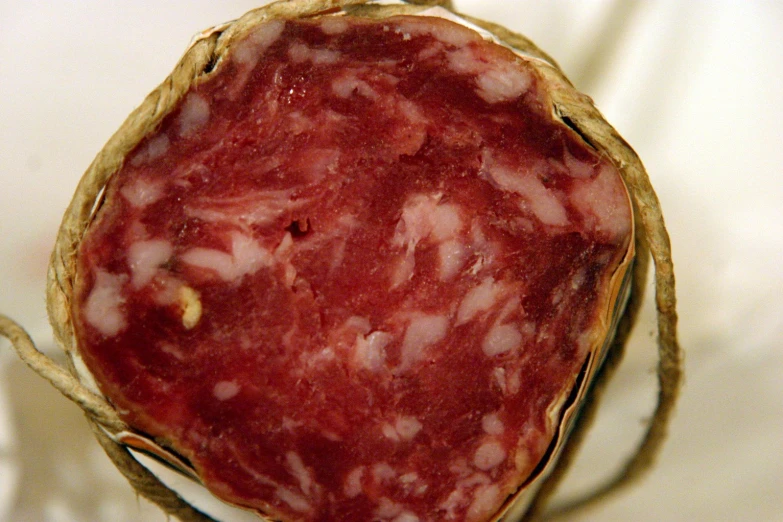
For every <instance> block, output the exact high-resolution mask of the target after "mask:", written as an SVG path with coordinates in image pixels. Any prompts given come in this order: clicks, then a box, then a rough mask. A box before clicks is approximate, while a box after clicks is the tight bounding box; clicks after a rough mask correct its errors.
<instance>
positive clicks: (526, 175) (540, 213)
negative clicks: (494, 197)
mask: <svg viewBox="0 0 783 522" xmlns="http://www.w3.org/2000/svg"><path fill="white" fill-rule="evenodd" d="M495 156H496V154H495V153H493V152H491V151H490V150H488V149H484V150H483V151H482V153H481V162H482V163H481V170H480V171H479V176H480V177H481V178H482V179H485V180H487V181H488V182H489V183H490V184H491V185H492V186H494V187H495V188H499V189H500V190H503V191H505V192H514V193H516V194H519V195H520V196H522V198H524V200H523V201H522V202H520V209H521V210H523V211H527V212H532V213H533V215H534V216H535V217H536V218H538V220H539V221H541V223H542V224H544V225H551V226H564V225H567V224H568V223H569V220H568V215H567V214H566V210H565V207H564V206H563V203H562V202H561V201H560V199H559V198H558V195H557V193H555V192H554V191H552V190H549V189H547V188H546V187H545V186H544V184H543V183H542V181H541V180H540V179H539V178H538V176H537V175H536V172H535V170H536V169H532V170H530V171H527V170H525V171H522V170H520V171H515V170H514V169H513V168H511V167H509V166H507V165H505V164H504V163H502V162H501V161H498V160H497V159H496V158H495ZM541 168H544V167H541Z"/></svg>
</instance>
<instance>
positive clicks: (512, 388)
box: [506, 368, 522, 395]
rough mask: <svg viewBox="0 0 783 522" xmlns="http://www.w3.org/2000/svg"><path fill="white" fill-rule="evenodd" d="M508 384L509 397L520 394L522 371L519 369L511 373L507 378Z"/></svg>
mask: <svg viewBox="0 0 783 522" xmlns="http://www.w3.org/2000/svg"><path fill="white" fill-rule="evenodd" d="M506 384H507V385H508V394H509V395H515V394H517V393H518V392H519V387H520V385H521V384H522V383H521V376H520V369H519V368H517V369H515V370H513V371H511V372H510V373H509V374H508V376H507V378H506Z"/></svg>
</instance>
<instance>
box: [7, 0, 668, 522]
mask: <svg viewBox="0 0 783 522" xmlns="http://www.w3.org/2000/svg"><path fill="white" fill-rule="evenodd" d="M365 2H366V0H343V1H340V0H293V1H289V2H276V3H273V4H270V5H268V6H265V7H262V8H260V9H256V10H254V11H251V12H249V13H247V14H246V15H244V16H243V17H242V18H240V19H239V20H237V21H235V22H233V23H231V24H226V25H225V26H223V27H221V28H219V29H215V30H213V31H210V32H206V33H204V34H203V36H202V38H200V39H198V40H196V41H195V42H194V43H193V45H191V47H190V48H189V49H188V51H187V52H186V53H185V55H184V56H183V58H182V60H181V61H180V62H179V64H177V66H176V67H175V69H174V71H173V72H172V73H171V75H169V77H168V78H166V80H165V81H164V82H163V83H162V84H161V85H160V86H159V87H158V88H157V89H156V90H154V91H153V92H152V93H151V94H150V95H148V96H147V98H146V99H145V100H144V102H143V103H142V104H141V105H140V106H139V107H138V108H137V109H136V110H135V111H133V112H132V113H131V114H130V116H129V117H128V118H127V120H126V121H125V122H124V123H123V125H122V126H121V127H120V129H119V130H118V131H117V132H116V133H115V134H114V135H113V136H112V137H111V138H110V139H109V141H108V142H107V144H106V146H105V147H104V148H103V150H101V152H100V153H99V154H98V155H97V157H96V158H95V160H94V161H93V163H92V164H91V165H90V167H89V168H88V169H87V171H86V172H85V174H84V176H83V177H82V179H81V181H80V182H79V185H78V186H77V189H76V193H75V196H74V198H73V200H72V202H71V204H70V206H69V207H68V209H67V211H66V213H65V216H64V217H63V222H62V224H61V227H60V232H59V234H58V238H57V242H56V244H55V248H54V251H53V252H52V257H51V262H50V267H49V273H48V284H47V308H48V312H49V318H50V322H51V323H52V327H53V330H54V336H55V339H56V340H57V342H58V344H60V346H62V347H63V349H64V350H65V352H66V354H67V355H68V366H69V370H70V373H69V372H68V371H66V370H64V369H63V368H61V367H60V366H58V365H57V364H56V363H54V362H53V361H52V360H51V359H49V358H48V357H47V356H45V355H44V354H42V353H41V352H40V351H38V350H37V349H36V348H35V345H34V344H33V342H32V340H31V339H30V336H29V335H28V334H27V333H26V332H25V331H24V330H23V329H22V328H21V327H20V326H19V325H17V324H16V323H15V322H13V321H12V320H11V319H9V318H8V317H5V316H3V315H0V335H3V336H5V337H7V338H8V339H9V340H10V341H11V343H12V345H13V347H14V349H15V350H16V352H17V354H18V355H19V357H20V358H21V359H22V360H23V361H24V362H25V363H26V364H27V365H28V366H30V368H32V369H33V371H35V372H36V373H38V374H39V375H41V376H42V377H44V378H45V379H46V380H48V381H49V382H50V383H51V384H52V385H53V386H54V387H55V388H57V390H59V391H60V392H61V393H62V394H63V395H65V396H66V397H67V398H68V399H70V400H71V401H73V402H75V403H76V404H78V405H79V407H80V408H82V410H84V412H85V413H86V415H87V418H88V420H89V423H90V426H91V428H92V430H93V433H94V434H95V436H96V438H97V440H98V442H99V443H100V444H101V446H102V447H103V449H104V450H105V452H106V454H107V455H108V456H109V458H110V459H111V460H112V462H113V463H114V464H115V465H116V466H117V468H118V469H119V470H120V471H121V472H122V474H123V475H124V476H125V477H126V478H127V479H128V481H129V482H130V484H131V486H132V487H133V489H134V490H135V491H136V492H137V493H138V494H139V495H141V496H143V497H144V498H146V499H148V500H150V501H151V502H153V503H155V504H157V505H158V506H159V507H160V508H161V509H162V510H163V511H164V512H165V513H167V514H169V515H171V516H174V517H177V518H179V519H180V520H182V521H183V522H209V521H213V519H212V518H210V517H209V516H208V515H205V514H204V513H202V512H201V511H199V510H197V509H196V508H194V507H192V506H191V505H190V504H189V503H187V502H186V501H185V500H183V499H182V498H181V497H180V496H179V495H178V494H177V493H175V492H174V491H172V490H171V489H169V488H168V486H166V485H165V484H164V483H162V482H161V481H160V480H159V479H158V478H157V477H156V476H155V475H153V474H152V473H151V472H150V471H149V470H147V468H145V467H144V466H142V465H141V464H140V463H139V462H138V461H137V460H136V459H135V458H134V457H133V456H132V455H131V454H130V452H129V451H128V450H127V449H126V448H125V447H124V446H123V445H121V444H119V443H117V442H116V441H115V440H114V439H113V438H112V437H111V436H112V435H114V434H117V433H118V432H120V431H123V430H127V429H128V427H127V425H126V424H125V423H124V422H123V421H122V420H121V419H120V418H119V416H118V414H117V412H116V411H115V410H114V409H113V407H112V406H111V405H110V404H109V403H108V402H107V401H106V400H105V399H104V398H103V397H101V396H99V395H97V394H95V393H93V392H92V391H90V390H89V389H87V388H86V387H85V386H84V385H83V384H81V382H79V380H78V378H77V377H76V371H75V366H74V364H73V358H74V357H75V354H76V350H77V348H76V341H75V336H74V330H73V324H72V322H71V317H70V309H71V307H70V296H71V295H72V293H73V288H74V285H75V284H77V283H78V281H74V277H76V275H75V274H76V270H75V264H76V251H77V248H78V245H79V243H80V241H81V238H82V236H83V234H84V232H85V230H86V229H87V227H88V225H89V223H90V220H91V219H92V217H93V216H94V213H95V211H96V210H97V208H98V207H99V206H100V204H101V201H102V191H103V189H104V187H105V186H106V182H107V181H108V179H109V177H110V176H111V175H112V174H113V173H114V172H116V171H117V170H118V169H119V168H120V167H121V165H122V162H123V161H124V158H125V157H126V156H127V154H128V153H130V152H131V151H132V150H133V149H134V147H136V145H138V143H139V142H140V141H141V140H142V139H143V138H144V137H145V136H146V135H147V134H149V133H150V132H152V131H154V130H155V128H156V126H157V125H158V124H159V123H160V121H161V120H162V119H163V118H164V117H165V116H166V115H167V114H169V113H170V112H171V111H172V110H174V108H176V107H177V106H178V104H179V102H180V101H181V100H182V98H183V97H184V96H185V94H186V93H187V92H188V90H189V89H190V88H191V87H192V86H193V85H196V84H198V83H199V82H201V81H204V80H205V79H206V78H208V77H209V76H210V74H211V73H212V71H214V70H215V68H216V66H217V65H219V62H220V60H221V57H222V56H224V55H225V54H226V53H227V52H228V50H229V49H230V48H231V45H232V43H233V42H235V41H237V40H238V39H241V38H242V37H243V36H245V35H246V34H247V33H248V32H250V31H251V30H252V29H253V28H254V27H256V26H257V25H258V24H260V23H262V22H264V21H266V20H270V19H275V18H298V17H305V16H313V15H317V14H318V13H321V12H327V11H331V10H334V9H339V8H345V9H346V10H350V11H351V12H352V13H355V14H359V15H361V14H362V13H363V12H364V13H367V14H369V13H370V12H372V16H379V15H380V16H390V15H393V14H398V13H400V12H403V11H404V12H410V11H411V9H413V10H416V9H422V8H426V7H431V6H433V5H440V6H443V7H446V8H451V2H450V1H449V0H414V1H409V3H411V4H417V5H416V6H413V7H412V6H378V5H362V4H365ZM419 6H423V7H419ZM459 16H461V17H463V18H465V19H466V20H468V21H470V22H472V23H475V24H476V25H479V26H481V27H483V28H484V29H487V30H489V31H490V32H492V33H494V34H495V35H496V36H497V37H498V38H500V39H501V40H503V41H504V42H506V43H508V44H510V45H511V46H513V47H515V48H517V49H519V50H521V51H523V52H525V53H527V54H530V55H532V56H535V57H539V58H541V59H542V60H544V61H545V62H548V64H551V65H546V64H545V63H544V62H542V63H540V64H539V63H534V64H532V65H533V66H534V67H535V68H536V69H537V70H538V72H539V73H541V74H542V75H543V76H544V77H545V79H546V80H547V82H546V83H547V86H548V87H549V88H551V93H550V94H551V98H552V102H553V105H554V109H555V112H556V114H558V115H559V116H560V117H561V118H563V120H564V121H565V122H566V123H568V124H569V125H571V126H572V127H573V128H574V130H576V131H577V132H578V133H579V134H581V135H582V137H583V138H584V139H585V140H586V141H587V142H588V143H589V144H591V145H592V146H594V147H595V148H596V149H597V150H598V151H600V152H601V153H602V154H605V155H606V156H607V157H608V158H609V159H610V160H611V161H612V162H613V164H614V165H615V166H616V167H617V168H618V169H619V170H620V172H621V175H622V176H623V180H624V181H625V183H626V186H627V188H628V190H629V193H630V194H631V200H632V204H633V209H634V217H635V222H636V223H637V227H636V245H635V246H636V252H637V259H636V262H635V265H634V268H633V270H634V273H633V280H632V294H631V300H630V302H629V304H628V307H627V309H626V312H625V314H624V316H623V317H622V319H621V321H620V323H619V325H618V328H617V332H616V336H615V340H614V342H613V344H612V346H611V348H610V350H609V353H608V355H607V359H606V361H605V362H604V365H603V368H602V369H601V371H600V372H599V374H598V375H597V376H596V378H595V380H594V382H593V384H592V385H591V389H590V390H589V393H588V395H587V396H586V398H585V401H584V404H583V406H582V410H581V412H580V414H579V417H578V419H577V421H576V425H575V427H574V429H573V432H572V434H571V436H570V437H569V439H568V441H567V442H566V444H565V446H564V448H563V451H562V453H561V456H560V458H559V460H558V462H557V465H556V466H555V468H554V470H553V471H552V473H550V475H549V476H548V477H547V478H546V479H545V481H544V483H543V485H542V487H541V488H540V490H539V491H538V493H537V494H536V496H535V498H534V499H533V502H532V504H531V506H530V508H529V509H528V511H527V513H526V516H525V520H528V521H530V520H534V519H539V518H544V519H555V518H560V517H562V516H563V515H566V514H568V513H571V512H573V511H575V510H577V509H581V508H584V507H587V506H591V505H594V504H596V503H598V502H600V501H601V500H603V499H605V498H606V497H607V496H609V495H610V494H612V493H614V492H616V491H619V490H621V489H622V488H625V487H627V486H628V485H630V484H632V483H633V482H635V481H636V480H638V479H639V478H640V477H641V476H642V475H643V474H644V472H645V471H647V470H649V469H650V467H651V466H652V465H653V463H654V461H655V457H656V456H657V454H658V452H659V450H660V448H661V445H662V443H663V441H664V439H665V437H666V432H667V426H668V423H669V420H670V418H671V415H672V412H673V408H674V404H675V402H676V399H677V394H678V390H679V385H680V380H681V355H680V347H679V345H678V343H677V312H676V298H675V291H674V288H675V287H674V272H673V265H672V259H671V246H670V242H669V237H668V234H667V232H666V228H665V225H664V221H663V215H662V213H661V209H660V204H659V202H658V198H657V196H656V195H655V192H654V190H653V188H652V185H651V184H650V180H649V178H648V177H647V174H646V172H645V170H644V167H643V166H642V163H641V161H640V160H639V158H638V157H637V155H636V154H635V153H634V151H633V150H632V149H631V148H630V147H629V146H628V144H626V143H625V141H623V139H622V138H621V137H620V136H619V135H618V134H617V132H616V131H615V130H614V129H613V128H612V127H611V126H610V125H609V124H608V123H607V122H606V121H605V120H604V119H603V117H602V116H601V114H600V113H599V112H598V110H597V109H595V107H594V106H593V104H592V102H591V100H590V99H589V98H588V97H587V96H584V95H582V94H579V93H578V92H576V90H575V89H574V88H573V86H572V85H571V84H570V83H569V82H568V80H567V79H566V78H565V77H564V76H563V74H562V72H561V71H560V69H559V68H558V67H557V65H556V63H555V62H554V60H552V59H551V57H549V56H548V55H546V54H545V53H544V52H542V51H541V50H540V49H538V48H537V47H536V46H535V45H534V44H533V43H532V42H531V41H530V40H528V39H527V38H525V37H523V36H521V35H518V34H515V33H512V32H510V31H509V30H507V29H505V28H503V27H501V26H499V25H497V24H493V23H489V22H485V21H482V20H478V19H475V18H472V17H470V16H467V15H462V14H460V15H459ZM638 225H641V226H638ZM650 256H651V258H652V260H653V263H654V267H655V300H656V308H657V313H658V354H659V363H658V386H659V392H658V402H657V406H656V409H655V412H654V414H653V416H652V417H651V418H650V421H649V424H648V426H647V430H646V433H645V435H644V437H643V439H642V440H641V442H640V444H639V445H638V447H637V449H636V452H635V453H634V454H633V455H632V456H631V457H630V458H629V459H628V460H627V461H626V463H625V464H624V466H623V468H622V469H621V471H620V472H619V473H618V474H617V475H616V476H614V477H612V478H611V479H610V480H609V481H607V482H606V483H605V484H603V485H601V486H600V487H598V488H597V489H596V490H595V491H593V492H591V493H589V494H588V495H586V496H585V497H584V498H581V499H578V500H576V501H574V502H572V503H570V504H568V505H566V506H563V507H561V508H558V509H557V510H553V511H550V512H546V511H545V510H544V507H545V505H546V503H547V501H548V500H549V499H550V498H551V496H552V494H553V493H554V491H555V489H556V487H557V485H558V483H559V482H560V480H561V479H562V477H563V476H564V474H565V472H566V470H567V469H568V467H569V465H570V464H571V462H572V461H573V458H574V456H575V454H576V451H577V450H578V448H579V446H580V443H581V441H582V439H583V438H584V434H585V433H586V432H587V429H588V428H589V426H590V424H591V422H592V420H593V418H594V417H595V412H596V409H597V405H598V402H599V399H600V397H601V395H602V393H603V390H604V389H605V386H606V383H607V382H608V380H609V378H610V377H611V375H612V374H613V372H614V370H615V369H616V367H617V366H618V364H619V362H620V360H621V359H622V355H623V351H624V346H625V344H626V341H627V338H628V335H629V334H630V332H631V329H632V326H633V324H634V323H635V320H636V318H637V316H638V313H639V309H640V306H641V303H642V298H643V294H644V286H645V285H644V282H645V278H646V273H647V268H648V259H649V257H650ZM262 518H263V517H262Z"/></svg>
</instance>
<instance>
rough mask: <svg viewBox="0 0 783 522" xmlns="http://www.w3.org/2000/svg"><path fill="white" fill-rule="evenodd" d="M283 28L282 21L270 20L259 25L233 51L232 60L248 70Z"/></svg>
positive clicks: (275, 39) (274, 40) (283, 23)
mask: <svg viewBox="0 0 783 522" xmlns="http://www.w3.org/2000/svg"><path fill="white" fill-rule="evenodd" d="M284 28H285V22H284V21H283V20H271V21H269V22H265V23H263V24H261V25H259V26H258V27H257V28H256V29H255V30H254V31H253V32H252V33H250V35H249V36H248V37H247V39H246V40H245V41H243V42H241V43H240V44H239V46H237V48H236V49H235V50H234V53H233V58H234V59H235V60H236V61H237V62H238V63H240V64H241V65H245V66H247V67H248V68H252V67H254V66H255V65H256V63H257V62H258V56H259V55H260V54H261V53H263V52H264V51H266V50H267V49H268V48H269V46H270V45H272V44H273V43H275V42H276V41H277V39H278V38H280V35H281V34H282V33H283V29H284Z"/></svg>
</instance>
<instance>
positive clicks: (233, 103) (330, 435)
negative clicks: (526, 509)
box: [71, 13, 633, 522]
mask: <svg viewBox="0 0 783 522" xmlns="http://www.w3.org/2000/svg"><path fill="white" fill-rule="evenodd" d="M632 245H633V219H632V211H631V204H630V201H629V197H628V193H627V190H626V188H625V186H624V184H623V181H622V179H621V177H620V175H619V173H618V170H617V168H616V167H615V166H614V165H613V164H612V163H611V162H610V161H609V160H608V159H607V158H606V157H604V156H603V155H602V154H600V153H599V152H598V151H596V149H594V148H593V147H592V146H591V145H590V144H588V143H586V142H585V141H584V140H583V139H582V138H581V137H580V136H579V134H577V133H576V132H574V131H573V130H572V129H571V128H570V127H569V126H568V125H566V124H564V123H563V122H562V121H560V120H559V119H557V118H556V117H554V116H553V114H552V101H551V99H550V97H549V93H548V91H547V89H546V82H545V81H544V78H543V77H542V76H541V74H540V72H539V71H538V70H537V69H536V68H535V67H532V66H531V65H530V62H529V59H526V58H524V57H522V56H520V55H519V54H516V53H514V52H513V51H512V50H510V49H509V48H507V47H504V46H502V45H499V44H497V43H494V42H492V41H489V40H487V39H485V38H484V37H482V35H480V34H479V33H478V32H476V31H474V30H472V29H470V28H467V27H465V26H463V25H459V24H456V23H454V22H452V21H448V20H444V19H442V18H437V17H428V16H394V17H384V18H380V19H377V18H367V17H361V16H351V15H347V14H345V13H338V14H329V15H323V16H316V17H310V18H302V19H293V18H291V19H282V18H276V19H270V20H267V21H265V22H263V23H259V24H258V25H257V26H256V27H254V29H253V30H252V31H251V32H249V33H247V34H246V35H244V36H243V37H242V38H241V39H239V40H237V41H236V42H234V43H233V45H232V47H231V52H229V53H227V54H225V55H223V56H222V57H221V59H220V60H219V61H218V62H217V63H216V64H214V66H213V69H212V70H211V71H210V72H209V73H208V74H205V75H204V76H203V78H202V79H200V81H198V82H194V84H193V85H192V86H191V87H190V88H189V89H188V90H187V92H185V93H184V94H183V96H182V98H181V101H180V102H179V103H178V104H177V105H176V106H175V107H174V108H173V110H171V111H170V112H169V113H168V114H166V115H165V117H162V118H161V120H160V122H159V123H158V124H157V125H156V127H155V129H154V130H153V131H152V132H150V133H147V134H146V135H145V136H144V137H143V139H141V140H140V141H139V142H138V143H137V144H135V146H134V147H133V148H132V150H131V151H130V152H129V153H128V154H127V156H126V157H125V160H124V162H123V164H122V165H121V167H120V168H119V169H118V170H117V171H116V172H115V173H113V174H112V176H111V178H110V179H109V181H108V184H107V185H106V187H105V193H104V195H103V199H102V200H101V202H100V205H97V210H96V211H95V213H94V216H93V219H92V222H91V224H90V225H89V228H88V229H87V232H86V234H85V235H84V237H83V240H82V242H81V244H80V245H79V248H78V260H77V275H76V284H75V290H74V297H73V301H72V309H71V313H72V316H73V320H74V326H75V332H76V338H77V342H78V347H79V352H80V354H81V356H82V358H83V359H84V362H85V363H86V366H87V368H88V369H89V372H90V373H91V374H92V376H93V377H94V378H95V380H96V382H97V384H98V386H99V388H100V390H101V392H102V393H103V394H104V395H105V396H106V397H107V398H108V399H109V400H110V401H111V403H112V404H113V405H114V406H115V407H116V409H117V410H118V411H119V412H120V414H121V416H122V418H123V420H125V421H126V422H127V423H128V425H129V426H131V427H132V428H133V430H134V431H135V433H137V434H143V435H144V436H145V437H149V439H150V440H154V441H155V443H156V444H157V445H159V446H160V447H161V448H165V449H166V451H168V452H173V454H176V455H177V456H178V457H177V461H178V463H179V464H178V465H179V466H180V467H183V466H187V467H189V468H192V470H193V472H194V474H195V476H197V477H198V478H199V479H200V480H201V481H202V482H203V483H204V484H205V485H206V486H207V487H208V488H209V489H210V490H211V491H212V492H213V493H214V494H215V495H217V496H218V497H220V498H222V499H224V500H226V501H228V502H230V503H233V504H237V505H240V506H243V507H247V508H249V509H253V510H256V511H257V512H259V513H261V514H263V515H266V516H269V517H273V518H275V519H280V520H289V521H292V520H308V521H315V520H384V521H395V522H413V521H425V520H470V521H479V520H488V519H491V518H492V517H493V516H495V515H497V514H498V513H501V512H502V510H503V509H505V507H507V506H508V500H509V499H510V498H512V497H513V496H514V495H515V494H516V493H517V492H518V491H519V490H520V488H522V487H523V486H524V485H526V484H529V483H530V481H531V480H532V479H533V478H534V477H535V476H536V475H537V474H538V473H540V471H541V469H542V466H544V465H545V464H546V463H547V459H548V458H549V457H550V456H551V449H552V447H553V444H555V442H556V441H557V440H558V439H559V437H560V436H561V431H562V427H561V421H562V419H563V415H564V412H565V409H566V407H567V406H569V402H568V401H569V397H571V396H572V394H573V393H575V390H577V391H578V390H583V388H584V386H585V385H586V384H585V372H587V370H588V368H592V366H594V365H597V359H598V358H599V355H600V353H601V349H602V347H603V346H604V344H605V342H606V340H607V339H608V338H609V337H610V336H611V329H612V322H613V320H614V318H615V317H616V315H617V313H618V307H619V305H618V302H620V301H622V297H623V295H624V293H623V292H621V290H620V287H621V282H622V281H623V280H624V279H625V276H626V273H627V270H628V266H629V263H630V260H631V257H632V250H633V247H632ZM135 437H138V435H135ZM504 506H505V507H504Z"/></svg>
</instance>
